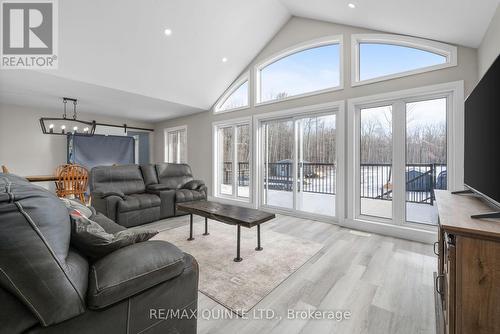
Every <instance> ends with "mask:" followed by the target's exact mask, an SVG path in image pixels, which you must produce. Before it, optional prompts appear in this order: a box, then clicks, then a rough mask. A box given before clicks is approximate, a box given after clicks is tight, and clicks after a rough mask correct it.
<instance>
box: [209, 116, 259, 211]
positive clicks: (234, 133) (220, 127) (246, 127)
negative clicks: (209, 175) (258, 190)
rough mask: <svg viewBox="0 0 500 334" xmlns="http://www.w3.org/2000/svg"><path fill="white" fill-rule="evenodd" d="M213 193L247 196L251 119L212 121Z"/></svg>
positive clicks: (248, 187) (236, 197)
mask: <svg viewBox="0 0 500 334" xmlns="http://www.w3.org/2000/svg"><path fill="white" fill-rule="evenodd" d="M214 145H215V148H214V153H215V168H214V171H215V175H214V179H215V188H216V193H215V194H216V196H219V197H225V198H231V199H239V200H244V201H249V199H250V184H251V174H250V169H251V168H250V152H251V129H250V121H249V120H244V121H241V120H240V121H235V122H231V123H224V124H222V123H219V124H214Z"/></svg>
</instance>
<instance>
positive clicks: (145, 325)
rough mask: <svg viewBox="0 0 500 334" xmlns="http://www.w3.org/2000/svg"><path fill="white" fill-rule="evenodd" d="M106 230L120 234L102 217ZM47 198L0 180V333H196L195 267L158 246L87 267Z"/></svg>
mask: <svg viewBox="0 0 500 334" xmlns="http://www.w3.org/2000/svg"><path fill="white" fill-rule="evenodd" d="M92 219H93V220H95V221H97V222H98V223H99V224H100V225H101V226H102V227H103V228H104V229H105V230H106V231H108V232H110V233H114V232H116V231H119V230H121V229H123V227H121V226H119V225H117V224H115V223H114V222H113V221H111V220H110V219H109V218H106V217H105V216H104V215H102V214H97V215H95V216H94V217H92ZM70 228H71V227H70V218H69V215H68V211H67V209H66V207H65V206H64V204H63V203H62V202H61V200H59V199H58V198H57V197H56V196H55V195H53V194H52V193H50V192H49V191H47V190H45V189H43V188H41V187H38V186H35V185H33V184H30V183H29V182H28V181H26V180H25V179H23V178H20V177H17V176H15V175H12V174H1V173H0V301H1V310H2V311H1V312H0V333H76V334H78V333H107V334H113V333H124V334H125V333H127V334H128V333H139V332H140V333H196V319H195V318H194V317H169V318H167V317H166V316H163V317H161V316H158V314H160V312H162V311H160V310H163V313H162V314H168V310H170V309H172V310H174V312H175V311H176V310H180V314H183V311H184V310H186V311H184V312H185V313H187V314H190V315H191V314H193V312H196V309H197V289H198V265H197V263H196V261H195V259H194V258H193V257H192V256H190V255H189V254H185V253H182V252H181V251H180V250H179V249H178V248H177V247H175V246H174V245H172V244H170V243H168V242H165V241H160V240H153V241H146V242H143V243H138V244H134V245H131V246H128V247H124V248H122V249H119V250H117V251H115V252H113V253H110V254H108V255H107V256H105V257H103V258H101V259H100V260H98V261H96V262H94V263H89V262H88V261H87V259H86V258H85V257H84V256H83V255H82V254H80V253H79V252H78V251H76V250H75V249H73V248H72V247H71V246H70V233H71V232H70Z"/></svg>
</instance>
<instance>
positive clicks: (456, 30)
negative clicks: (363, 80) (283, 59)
mask: <svg viewBox="0 0 500 334" xmlns="http://www.w3.org/2000/svg"><path fill="white" fill-rule="evenodd" d="M281 2H282V3H283V4H284V5H285V6H286V7H287V8H288V10H290V12H291V13H292V14H293V15H296V16H303V17H308V18H312V19H317V20H324V21H330V22H335V23H341V24H348V25H352V26H358V27H363V28H369V29H375V30H381V31H387V32H392V33H397V34H403V35H412V36H417V37H423V38H428V39H433V40H438V41H442V42H447V43H453V44H459V45H463V46H469V47H473V48H477V47H478V46H479V44H480V43H481V40H482V39H483V36H484V33H485V32H486V29H487V28H488V25H489V23H490V21H491V18H492V17H493V15H494V14H495V10H496V8H497V6H498V3H499V2H500V1H499V0H307V1H304V0H281ZM348 3H353V4H355V5H356V8H355V9H350V8H349V7H347V4H348Z"/></svg>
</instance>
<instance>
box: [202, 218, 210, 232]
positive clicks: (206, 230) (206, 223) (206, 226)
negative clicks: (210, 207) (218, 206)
mask: <svg viewBox="0 0 500 334" xmlns="http://www.w3.org/2000/svg"><path fill="white" fill-rule="evenodd" d="M209 234H210V233H208V218H207V217H205V233H203V235H209Z"/></svg>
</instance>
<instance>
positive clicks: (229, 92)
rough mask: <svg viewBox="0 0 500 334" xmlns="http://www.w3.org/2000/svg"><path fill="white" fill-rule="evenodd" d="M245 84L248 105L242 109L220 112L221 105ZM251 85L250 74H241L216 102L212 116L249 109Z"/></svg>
mask: <svg viewBox="0 0 500 334" xmlns="http://www.w3.org/2000/svg"><path fill="white" fill-rule="evenodd" d="M245 82H248V90H247V101H248V104H247V105H246V106H242V107H237V108H231V109H225V110H221V109H220V108H221V107H222V105H223V104H224V103H225V102H226V101H227V99H229V98H230V97H231V95H232V94H233V93H234V92H236V91H237V90H238V88H240V87H241V86H242V85H243V84H244V83H245ZM251 89H252V88H251V85H250V72H248V71H247V72H246V73H245V74H243V75H242V76H241V77H239V78H238V79H237V80H236V81H234V82H233V83H232V84H231V85H230V86H229V88H228V89H226V92H225V93H224V94H222V96H221V97H220V98H219V99H218V100H217V102H216V103H215V105H214V107H213V108H212V109H213V113H214V114H223V113H226V112H232V111H238V110H244V109H248V108H250V106H251V105H250V103H251V101H250V100H251V99H250V90H251Z"/></svg>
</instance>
